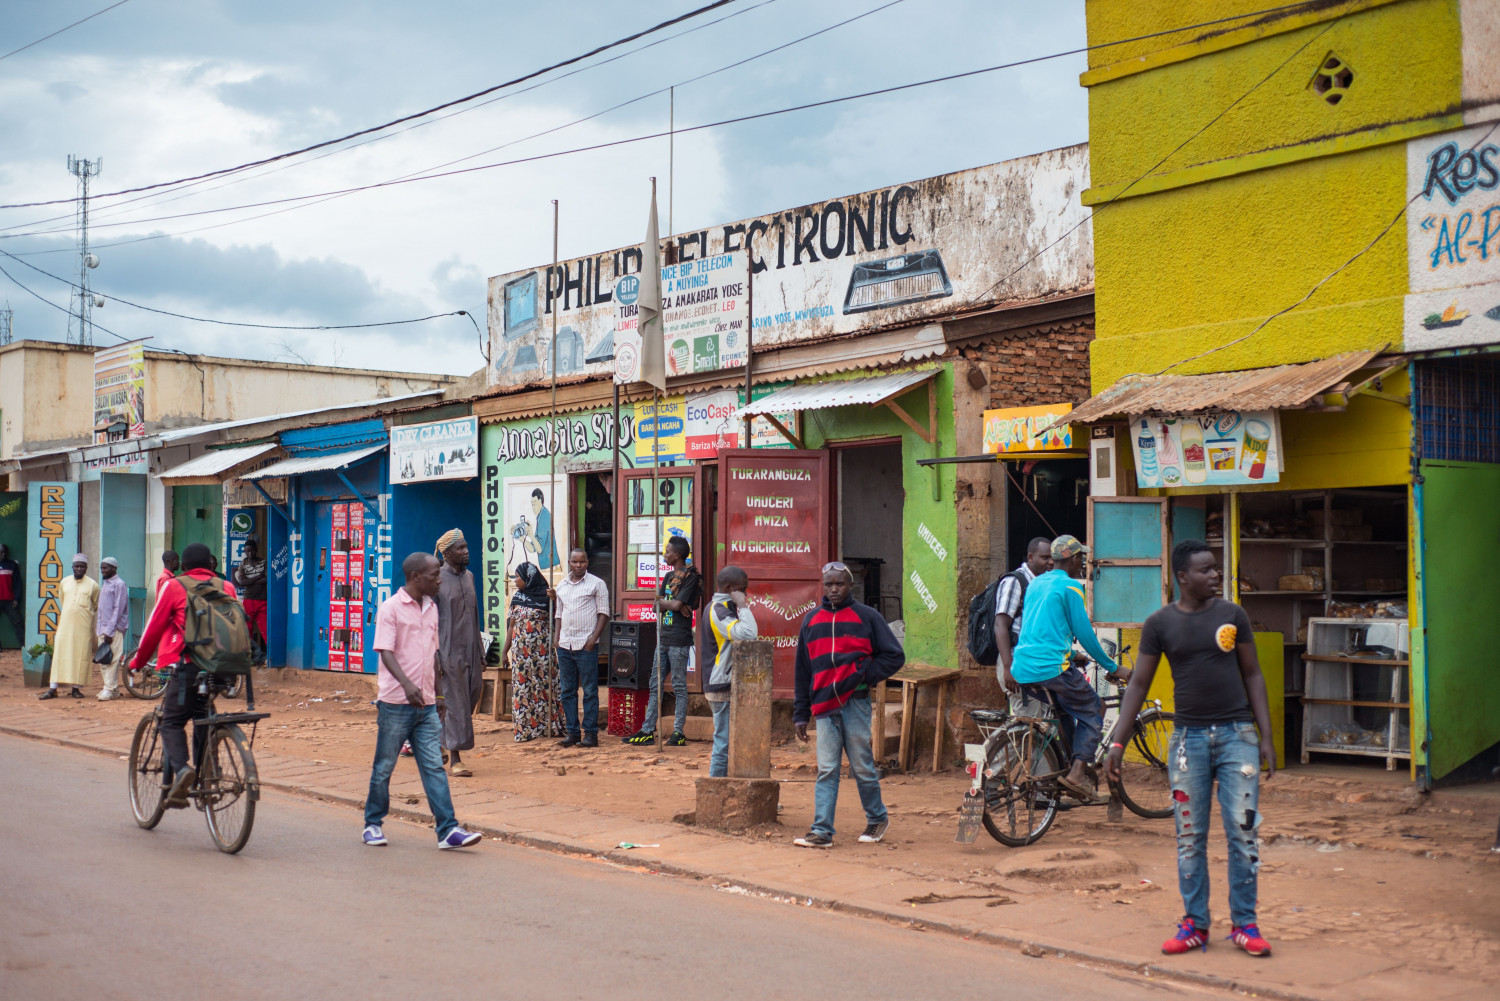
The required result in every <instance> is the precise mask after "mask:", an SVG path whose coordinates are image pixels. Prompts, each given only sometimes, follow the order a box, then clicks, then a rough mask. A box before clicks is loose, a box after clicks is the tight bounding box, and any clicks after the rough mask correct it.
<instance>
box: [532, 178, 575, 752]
mask: <svg viewBox="0 0 1500 1001" xmlns="http://www.w3.org/2000/svg"><path fill="white" fill-rule="evenodd" d="M552 279H556V280H557V287H558V289H559V290H561V289H562V288H563V285H564V282H563V280H562V276H561V275H560V274H559V273H558V270H557V199H556V198H554V199H552V274H551V276H549V278H548V281H549V283H550V282H551V280H552ZM548 294H549V295H551V289H550V287H549V289H548ZM561 308H562V307H561V306H560V305H558V300H557V297H556V296H553V297H552V409H551V411H550V412H549V413H548V416H547V439H546V440H547V441H548V446H547V498H548V500H550V501H551V503H552V524H551V526H550V530H549V532H548V535H550V536H551V539H550V541H549V542H548V545H550V546H551V547H552V552H553V553H554V554H555V553H556V552H557V492H556V490H554V489H553V487H554V483H555V481H556V479H557V438H556V435H557V314H558V311H559V310H560V309H561ZM537 558H538V559H540V558H541V554H540V553H538V554H537ZM551 569H552V578H553V580H554V581H555V582H556V583H554V584H553V586H552V588H551V590H552V591H553V592H554V593H556V590H557V584H558V583H561V581H559V580H558V579H557V568H556V566H554V567H552V568H551ZM556 621H557V599H556V598H548V599H547V627H548V628H549V629H550V628H552V624H553V623H554V622H556ZM557 638H558V640H559V641H560V640H561V639H562V628H561V626H560V625H559V627H558V629H557ZM548 647H549V648H550V649H551V654H550V655H549V656H548V658H547V674H548V678H549V681H548V684H549V685H550V686H551V690H552V691H554V692H555V691H558V690H559V689H560V688H561V686H560V685H559V684H558V678H557V643H556V642H553V643H549V644H548ZM568 698H569V699H571V700H572V701H573V703H574V706H575V707H576V706H577V703H578V692H577V691H576V690H575V691H572V692H569V693H568ZM581 722H582V721H580V723H581ZM547 729H548V730H551V729H552V725H551V723H550V722H549V723H548V725H547ZM563 736H564V737H566V736H567V734H563Z"/></svg>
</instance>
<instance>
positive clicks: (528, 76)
mask: <svg viewBox="0 0 1500 1001" xmlns="http://www.w3.org/2000/svg"><path fill="white" fill-rule="evenodd" d="M122 2H123V0H122ZM736 2H737V0H713V2H712V3H708V4H704V5H703V6H702V7H698V8H696V9H694V10H690V11H688V12H687V13H685V14H680V15H678V16H677V17H674V18H669V19H668V20H665V21H662V22H661V23H660V24H656V25H653V26H652V27H650V28H645V29H643V30H641V31H637V32H635V33H634V34H630V35H626V36H625V37H624V38H617V39H615V40H614V41H613V42H607V43H605V44H604V45H599V46H595V47H594V48H592V49H590V50H589V51H587V52H584V53H581V54H579V55H576V56H570V57H569V58H567V59H564V60H562V61H561V62H556V63H553V64H552V65H550V66H544V67H542V68H541V69H538V70H533V71H532V72H530V73H525V74H523V75H521V76H518V77H516V78H514V79H512V80H507V81H505V82H504V83H497V84H495V85H494V86H493V87H486V88H485V89H484V90H479V91H475V92H474V93H472V94H468V95H465V96H464V97H459V98H454V99H453V100H451V101H444V102H443V103H442V104H437V105H434V106H433V107H431V108H427V109H425V110H423V111H416V112H413V113H411V114H409V115H402V116H401V117H400V118H393V119H391V120H390V121H388V122H383V123H381V124H380V125H372V126H370V127H369V128H365V129H360V130H359V131H357V132H350V133H349V134H348V135H343V136H339V137H338V138H337V139H325V140H323V141H322V142H317V143H313V144H312V145H311V146H303V147H302V148H301V149H294V150H289V151H287V152H285V153H278V154H276V155H275V156H269V157H266V158H264V159H261V160H252V161H250V162H248V163H242V164H239V165H238V166H234V167H222V168H220V169H218V170H210V171H207V172H206V173H202V174H194V175H192V176H190V177H181V178H178V179H177V180H175V181H160V182H158V183H156V184H146V185H142V186H140V187H137V188H122V189H121V190H119V191H107V192H105V193H104V194H101V195H99V196H98V197H100V198H114V197H116V196H118V195H133V194H136V193H137V192H141V191H151V190H154V189H156V188H166V187H171V186H174V185H178V184H184V183H186V182H188V181H201V180H204V179H206V178H210V177H219V176H222V175H224V174H231V173H236V172H238V171H241V170H248V169H250V168H251V167H262V166H265V165H266V164H268V163H275V162H277V161H278V160H285V159H287V158H288V157H293V156H300V155H301V154H303V153H310V152H312V151H313V150H316V149H323V148H325V147H327V146H334V145H337V144H338V143H341V142H347V141H348V140H350V139H358V138H359V137H360V136H367V135H369V134H371V133H372V132H381V131H383V130H385V129H388V128H390V127H391V126H393V125H401V124H403V123H405V122H410V121H414V120H416V119H418V118H425V117H426V116H428V115H431V114H434V113H436V112H439V111H443V110H445V109H447V108H452V107H454V106H456V105H459V104H466V103H468V102H469V101H473V100H476V99H478V98H481V97H484V96H486V95H488V94H493V93H494V92H495V91H497V90H504V89H505V88H506V87H513V86H515V85H516V84H518V83H524V82H526V81H527V80H532V79H535V78H536V77H539V76H542V75H543V74H546V73H550V72H552V71H553V70H555V69H561V68H562V67H564V66H571V65H573V64H574V63H576V62H580V61H582V60H584V59H588V58H589V57H591V56H597V55H598V54H599V53H601V52H607V51H609V50H610V49H613V48H617V47H619V46H621V45H625V44H627V43H629V42H633V41H635V40H636V39H638V38H643V37H645V36H646V35H651V34H654V33H656V32H658V31H661V30H662V29H664V28H670V27H671V26H672V25H674V24H681V23H682V22H683V21H689V20H692V19H693V18H695V17H697V16H699V15H700V14H706V13H708V12H709V11H711V10H717V9H718V8H720V7H725V6H728V5H729V4H731V3H736ZM66 201H70V199H51V200H49V201H42V202H18V203H15V204H11V205H0V209H19V208H35V207H36V206H38V205H61V204H63V203H64V202H66Z"/></svg>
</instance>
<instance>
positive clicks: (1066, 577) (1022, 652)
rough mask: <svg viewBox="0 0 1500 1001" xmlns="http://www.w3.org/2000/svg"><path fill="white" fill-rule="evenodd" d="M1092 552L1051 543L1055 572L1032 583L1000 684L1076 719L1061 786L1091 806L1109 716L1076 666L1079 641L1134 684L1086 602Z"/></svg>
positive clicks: (1117, 676) (1071, 543)
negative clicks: (1086, 568) (1086, 567)
mask: <svg viewBox="0 0 1500 1001" xmlns="http://www.w3.org/2000/svg"><path fill="white" fill-rule="evenodd" d="M1088 551H1089V547H1088V546H1085V545H1084V544H1083V543H1081V542H1079V541H1078V540H1077V539H1075V538H1073V536H1071V535H1060V536H1058V537H1057V538H1056V539H1053V540H1052V563H1053V569H1052V570H1049V571H1047V572H1046V573H1044V574H1042V575H1041V576H1040V577H1038V578H1037V579H1036V580H1034V581H1032V582H1031V586H1030V587H1028V588H1027V589H1026V608H1025V610H1024V611H1023V612H1022V615H1021V639H1020V641H1019V642H1018V643H1017V644H1016V649H1015V652H1014V653H1013V654H1012V655H1011V665H1010V671H1009V672H1008V674H1007V673H1006V672H1005V668H1004V666H1003V665H1002V666H1001V668H1000V671H1001V677H1000V683H1001V684H1002V685H1004V686H1005V689H1006V691H1008V692H1010V693H1012V694H1016V693H1018V692H1021V691H1023V689H1024V690H1025V691H1026V692H1027V694H1028V695H1030V696H1031V697H1032V698H1036V699H1040V700H1041V701H1043V702H1048V703H1050V704H1052V705H1054V706H1056V707H1057V708H1059V709H1061V710H1062V711H1063V712H1065V713H1067V714H1068V716H1070V717H1071V718H1072V720H1073V763H1072V766H1071V767H1070V768H1069V770H1068V774H1067V775H1065V776H1063V777H1062V778H1060V779H1058V784H1059V785H1061V786H1062V787H1063V788H1064V789H1066V790H1068V792H1070V793H1072V794H1073V795H1074V796H1076V797H1078V798H1079V799H1081V800H1083V801H1084V802H1088V801H1090V800H1092V799H1093V798H1094V792H1095V790H1096V789H1097V788H1098V784H1099V779H1098V776H1096V775H1095V774H1094V772H1093V765H1092V762H1093V760H1094V752H1095V751H1097V750H1098V749H1099V738H1100V736H1101V735H1102V734H1103V731H1104V712H1103V709H1102V707H1101V706H1100V703H1099V695H1098V693H1096V692H1095V691H1094V686H1093V685H1091V684H1090V683H1089V680H1088V677H1087V676H1086V675H1085V674H1084V673H1083V671H1082V670H1081V669H1080V668H1079V667H1078V665H1077V664H1074V663H1073V643H1074V641H1075V640H1076V641H1077V642H1078V643H1079V644H1080V645H1082V647H1083V648H1084V649H1085V650H1087V651H1088V654H1089V656H1090V657H1093V658H1094V660H1095V661H1096V662H1097V663H1098V664H1099V666H1100V667H1102V668H1104V670H1105V671H1106V672H1107V673H1108V674H1109V676H1110V678H1111V679H1113V680H1114V681H1115V682H1116V683H1117V684H1124V683H1125V682H1127V681H1129V680H1130V675H1129V672H1122V671H1121V669H1120V667H1119V665H1118V664H1116V663H1115V662H1114V660H1113V659H1112V658H1111V657H1110V656H1109V654H1107V653H1105V652H1104V648H1103V647H1102V646H1100V645H1099V638H1098V637H1097V636H1095V635H1094V626H1093V624H1092V623H1091V622H1089V613H1088V609H1087V608H1086V607H1085V606H1084V603H1083V584H1082V582H1080V581H1079V580H1077V579H1076V578H1078V577H1081V576H1082V575H1083V561H1084V555H1085V554H1086V553H1087V552H1088Z"/></svg>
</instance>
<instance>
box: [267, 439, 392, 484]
mask: <svg viewBox="0 0 1500 1001" xmlns="http://www.w3.org/2000/svg"><path fill="white" fill-rule="evenodd" d="M385 449H386V446H385V445H384V444H383V443H382V444H380V445H371V446H370V447H369V448H357V449H355V450H354V451H352V452H335V453H333V454H332V455H294V456H292V457H291V458H290V459H282V460H281V461H280V462H273V463H272V464H271V465H269V466H267V467H266V468H265V469H257V470H255V471H254V472H252V473H245V474H244V475H243V476H240V477H239V479H242V480H265V479H270V478H271V477H273V476H296V475H297V474H298V473H317V472H322V471H325V470H330V469H346V468H348V467H349V466H352V465H354V464H355V463H356V462H359V461H360V460H361V459H368V458H369V457H370V456H372V455H374V454H375V453H376V452H384V451H385Z"/></svg>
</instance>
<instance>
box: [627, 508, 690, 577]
mask: <svg viewBox="0 0 1500 1001" xmlns="http://www.w3.org/2000/svg"><path fill="white" fill-rule="evenodd" d="M655 535H656V519H655V518H631V519H630V539H631V542H632V543H635V540H636V538H637V537H638V536H643V537H644V538H645V539H647V540H650V539H651V538H653V537H654V536H655ZM674 535H680V536H682V537H683V538H684V539H687V540H688V545H690V546H691V545H692V544H693V519H692V516H691V515H685V514H664V515H662V516H661V536H660V538H658V539H657V544H656V550H655V552H651V551H647V552H637V553H634V554H632V559H634V560H635V586H636V587H637V588H655V587H656V585H657V584H658V583H659V582H660V581H661V577H660V573H661V571H662V569H663V568H664V567H665V566H666V564H664V563H661V562H660V556H659V554H660V553H661V551H662V550H663V549H665V548H666V545H667V540H668V539H670V538H671V537H672V536H674Z"/></svg>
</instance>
